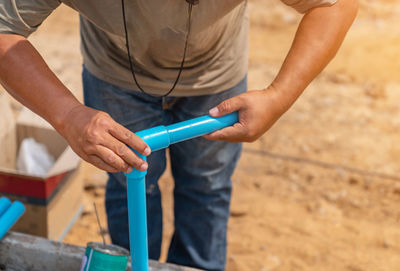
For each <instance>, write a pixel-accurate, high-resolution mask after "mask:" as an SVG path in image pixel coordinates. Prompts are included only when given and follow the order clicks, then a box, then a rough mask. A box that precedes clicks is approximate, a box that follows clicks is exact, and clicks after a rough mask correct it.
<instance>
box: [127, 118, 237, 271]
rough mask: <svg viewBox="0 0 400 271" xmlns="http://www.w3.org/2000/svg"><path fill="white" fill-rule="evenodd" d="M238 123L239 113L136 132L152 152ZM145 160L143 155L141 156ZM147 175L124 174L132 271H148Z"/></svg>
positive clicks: (140, 173) (134, 172)
mask: <svg viewBox="0 0 400 271" xmlns="http://www.w3.org/2000/svg"><path fill="white" fill-rule="evenodd" d="M236 122H238V113H237V112H235V113H231V114H228V115H225V116H223V117H220V118H213V117H211V116H202V117H198V118H195V119H191V120H187V121H182V122H179V123H175V124H172V125H169V126H157V127H154V128H150V129H146V130H142V131H140V132H137V133H136V135H138V136H139V137H140V138H142V139H143V141H144V142H146V144H147V145H148V146H149V147H150V149H151V150H152V151H157V150H161V149H165V148H167V147H168V146H169V145H171V144H174V143H177V142H181V141H185V140H188V139H191V138H195V137H199V136H202V135H205V134H209V133H211V132H214V131H216V130H219V129H222V128H225V127H228V126H231V125H233V124H235V123H236ZM140 157H142V158H143V159H145V157H144V156H142V155H140ZM146 173H147V172H142V171H139V170H136V169H133V171H132V172H131V173H128V174H125V175H126V178H127V193H128V219H129V245H130V251H131V263H132V271H148V248H147V246H148V245H147V216H146V182H145V177H146Z"/></svg>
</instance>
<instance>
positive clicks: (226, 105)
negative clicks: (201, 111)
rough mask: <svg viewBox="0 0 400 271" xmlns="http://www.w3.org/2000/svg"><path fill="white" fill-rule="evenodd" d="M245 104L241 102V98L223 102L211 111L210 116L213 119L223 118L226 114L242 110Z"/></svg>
mask: <svg viewBox="0 0 400 271" xmlns="http://www.w3.org/2000/svg"><path fill="white" fill-rule="evenodd" d="M242 106H243V103H242V102H241V98H240V96H237V97H233V98H230V99H228V100H225V101H223V102H222V103H220V104H219V105H217V106H216V107H214V108H212V109H210V111H209V114H210V115H211V116H212V117H215V118H218V117H222V116H224V115H226V114H229V113H232V112H235V111H238V110H240V109H241V108H242Z"/></svg>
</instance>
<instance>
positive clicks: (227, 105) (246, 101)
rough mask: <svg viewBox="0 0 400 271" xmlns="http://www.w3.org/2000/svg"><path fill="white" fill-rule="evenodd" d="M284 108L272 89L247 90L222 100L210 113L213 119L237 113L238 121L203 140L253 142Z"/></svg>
mask: <svg viewBox="0 0 400 271" xmlns="http://www.w3.org/2000/svg"><path fill="white" fill-rule="evenodd" d="M287 108H288V106H287V105H286V104H285V102H284V99H282V95H281V93H279V91H278V90H277V89H275V88H274V87H272V86H270V87H268V88H266V89H264V90H253V91H248V92H246V93H243V94H240V95H238V96H236V97H233V98H230V99H228V100H225V101H223V102H222V103H220V104H219V105H218V106H216V107H214V108H212V109H211V110H210V112H209V113H210V115H211V116H212V117H221V116H224V115H226V114H229V113H232V112H235V111H238V112H239V122H238V123H235V124H234V125H233V126H230V127H227V128H224V129H222V130H218V131H216V132H213V133H211V134H208V135H205V136H204V138H206V139H209V140H224V141H229V142H253V141H255V140H257V139H258V138H259V137H260V136H262V135H263V134H264V133H265V132H266V131H267V130H268V129H269V128H271V126H272V125H273V124H274V123H275V122H276V121H277V120H278V119H279V117H280V116H281V115H282V114H283V113H284V112H285V111H286V110H287Z"/></svg>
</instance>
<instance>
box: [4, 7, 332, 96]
mask: <svg viewBox="0 0 400 271" xmlns="http://www.w3.org/2000/svg"><path fill="white" fill-rule="evenodd" d="M281 1H282V2H284V3H285V4H287V5H289V6H292V7H294V8H295V9H297V10H298V11H299V12H305V11H307V10H308V9H310V8H313V7H317V6H323V5H332V4H334V3H335V2H336V0H281ZM61 2H62V3H64V4H66V5H68V6H70V7H71V8H73V9H75V10H77V11H78V12H79V13H80V18H81V26H80V27H81V40H82V43H81V50H82V54H83V60H84V65H85V66H86V67H87V69H88V70H89V71H90V72H91V73H92V74H94V75H95V76H97V77H99V78H100V79H102V80H104V81H107V82H109V83H112V84H115V85H117V86H120V87H124V88H128V89H133V90H137V87H136V85H135V83H134V82H133V80H132V76H131V73H130V69H129V62H128V56H127V51H126V47H125V35H124V26H123V19H122V7H121V1H119V0H60V1H59V0H2V1H0V33H16V34H20V35H23V36H28V35H29V34H31V33H32V32H34V31H35V30H36V29H37V28H38V27H39V26H40V24H41V23H42V22H43V20H44V19H45V18H46V17H47V16H48V15H49V14H50V13H51V12H52V11H53V10H54V9H55V8H57V7H58V6H59V4H60V3H61ZM125 8H126V15H127V17H126V18H127V26H128V33H129V37H130V48H131V52H132V60H133V63H134V66H135V71H136V74H137V78H138V81H139V83H140V84H141V85H142V86H143V87H144V89H145V90H146V91H147V92H149V93H152V94H157V95H161V94H164V93H165V92H166V91H167V90H168V89H169V88H170V87H171V86H172V84H173V82H174V80H175V78H176V76H177V74H178V71H179V67H180V63H181V60H182V55H183V48H184V43H185V38H186V31H187V20H188V4H187V2H186V1H185V0H125ZM191 31H192V32H191V35H190V39H189V44H188V49H187V55H186V62H185V68H184V70H183V73H182V76H181V80H180V82H179V84H178V85H177V87H176V89H175V90H174V92H173V93H172V96H194V95H204V94H212V93H217V92H220V91H223V90H226V89H228V88H230V87H233V86H234V85H236V84H237V83H239V82H240V81H241V80H242V79H243V78H244V76H245V75H246V73H247V58H248V16H247V1H246V0H200V3H199V4H198V5H195V6H194V7H193V13H192V30H191ZM60 44H62V43H60Z"/></svg>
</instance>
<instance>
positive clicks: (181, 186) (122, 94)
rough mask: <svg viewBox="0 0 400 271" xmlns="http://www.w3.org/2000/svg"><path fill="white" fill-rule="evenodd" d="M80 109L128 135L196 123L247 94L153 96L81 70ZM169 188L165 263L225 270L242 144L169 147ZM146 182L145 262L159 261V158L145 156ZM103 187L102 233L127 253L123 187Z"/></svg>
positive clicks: (113, 178)
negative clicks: (103, 115) (170, 221)
mask: <svg viewBox="0 0 400 271" xmlns="http://www.w3.org/2000/svg"><path fill="white" fill-rule="evenodd" d="M83 86H84V99H85V104H86V105H87V106H90V107H92V108H95V109H98V110H102V111H105V112H107V113H109V114H110V115H111V117H112V118H113V119H114V120H115V121H117V122H118V123H120V124H121V125H123V126H125V127H127V128H128V129H130V130H131V131H133V132H137V131H140V130H142V129H146V128H151V127H153V126H157V125H169V124H171V123H175V122H179V121H183V120H187V119H191V118H194V117H199V116H202V115H205V114H207V113H208V110H209V109H210V108H212V107H214V106H215V105H217V104H219V103H220V102H221V101H223V100H226V99H228V98H230V97H233V96H236V95H238V94H240V93H242V92H244V91H246V90H247V79H246V78H244V79H243V80H242V81H241V82H240V83H239V84H238V85H237V86H235V87H233V88H231V89H229V90H226V91H224V92H221V93H218V94H213V95H205V96H195V97H167V98H164V99H163V98H155V97H151V96H149V95H146V94H143V93H140V92H134V91H132V90H129V89H124V88H120V87H117V86H115V85H112V84H109V83H107V82H104V81H102V80H100V79H99V78H96V77H95V76H93V75H92V74H90V73H89V72H88V71H87V70H86V69H84V71H83ZM169 150H170V161H171V169H172V175H173V177H174V181H175V188H174V216H175V222H174V224H175V232H174V234H173V237H172V241H171V244H170V247H169V251H168V259H167V261H168V262H170V263H176V264H179V265H185V266H191V267H197V268H201V269H205V270H224V268H225V263H226V234H227V223H228V218H229V205H230V198H231V190H232V184H231V179H230V178H231V176H232V174H233V171H234V168H235V166H236V163H237V161H238V159H239V157H240V153H241V144H239V143H228V142H219V141H209V140H205V139H204V138H201V137H200V138H195V139H192V140H188V141H185V142H181V143H177V144H174V145H171V146H170V147H169ZM148 163H149V169H148V174H147V177H146V196H147V215H148V217H147V225H148V245H149V257H150V258H151V259H155V260H157V259H158V258H159V257H160V250H161V240H162V209H161V194H160V189H159V187H158V179H159V178H160V176H161V175H162V174H163V172H164V170H165V167H166V152H165V150H160V151H156V152H154V153H152V154H151V155H150V156H149V157H148ZM108 175H109V179H108V183H107V188H106V212H107V219H108V228H109V233H110V236H111V239H112V241H113V243H115V244H117V245H120V246H123V247H125V248H129V230H128V209H127V195H126V183H125V182H126V181H125V177H124V175H123V174H122V173H109V174H108Z"/></svg>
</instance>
